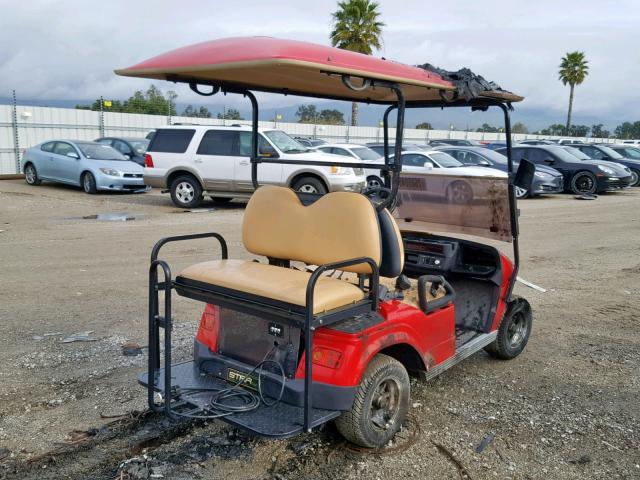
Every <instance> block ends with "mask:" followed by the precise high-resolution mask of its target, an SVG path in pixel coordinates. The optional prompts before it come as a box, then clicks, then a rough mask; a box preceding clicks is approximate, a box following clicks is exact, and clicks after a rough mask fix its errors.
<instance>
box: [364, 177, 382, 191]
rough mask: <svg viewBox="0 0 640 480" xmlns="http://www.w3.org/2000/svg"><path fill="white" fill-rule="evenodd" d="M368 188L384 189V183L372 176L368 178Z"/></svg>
mask: <svg viewBox="0 0 640 480" xmlns="http://www.w3.org/2000/svg"><path fill="white" fill-rule="evenodd" d="M367 187H369V188H372V187H384V182H383V181H382V179H381V178H380V177H376V176H375V175H371V176H369V177H367Z"/></svg>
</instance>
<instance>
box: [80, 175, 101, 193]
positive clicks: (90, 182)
mask: <svg viewBox="0 0 640 480" xmlns="http://www.w3.org/2000/svg"><path fill="white" fill-rule="evenodd" d="M82 189H83V190H84V192H85V193H89V194H92V195H93V194H94V193H96V192H97V191H98V189H97V188H96V179H95V177H94V176H93V173H91V172H84V174H83V175H82Z"/></svg>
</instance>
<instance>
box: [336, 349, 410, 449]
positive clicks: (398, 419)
mask: <svg viewBox="0 0 640 480" xmlns="http://www.w3.org/2000/svg"><path fill="white" fill-rule="evenodd" d="M410 390H411V387H410V384H409V374H408V373H407V370H406V369H405V368H404V366H403V365H402V364H401V363H400V362H399V361H397V360H396V359H394V358H391V357H389V356H387V355H383V354H378V355H376V356H375V357H374V358H373V360H371V362H370V363H369V365H368V366H367V370H366V371H365V373H364V375H363V377H362V381H361V382H360V385H359V386H358V390H357V391H356V396H355V399H354V401H353V406H352V407H351V410H349V411H348V412H344V413H343V414H342V415H341V416H340V417H338V418H337V419H336V421H335V423H336V427H337V428H338V431H339V432H340V433H341V434H342V436H343V437H344V438H346V439H347V440H349V441H350V442H352V443H355V444H356V445H360V446H361V447H367V448H381V447H384V446H385V445H386V444H387V443H388V442H389V440H391V439H392V438H393V436H394V435H395V434H396V432H397V431H398V430H399V429H400V427H401V426H402V422H404V420H405V418H406V416H407V412H408V411H409V395H410Z"/></svg>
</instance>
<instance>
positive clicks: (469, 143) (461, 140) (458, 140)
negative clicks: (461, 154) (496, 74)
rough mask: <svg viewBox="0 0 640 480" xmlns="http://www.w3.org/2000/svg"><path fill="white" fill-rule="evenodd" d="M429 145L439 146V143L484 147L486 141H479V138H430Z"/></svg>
mask: <svg viewBox="0 0 640 480" xmlns="http://www.w3.org/2000/svg"><path fill="white" fill-rule="evenodd" d="M429 145H431V146H434V147H436V146H438V145H455V146H458V147H484V145H485V144H484V143H481V142H479V141H478V140H466V139H464V138H434V139H433V140H429Z"/></svg>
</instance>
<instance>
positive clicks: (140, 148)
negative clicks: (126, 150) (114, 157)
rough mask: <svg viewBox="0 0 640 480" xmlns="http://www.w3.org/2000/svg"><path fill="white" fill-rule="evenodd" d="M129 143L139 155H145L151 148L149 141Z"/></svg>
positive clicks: (131, 141)
mask: <svg viewBox="0 0 640 480" xmlns="http://www.w3.org/2000/svg"><path fill="white" fill-rule="evenodd" d="M129 143H130V144H131V146H132V147H133V149H134V150H135V151H136V153H137V154H138V155H143V154H144V153H145V152H146V151H147V147H149V140H129Z"/></svg>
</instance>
